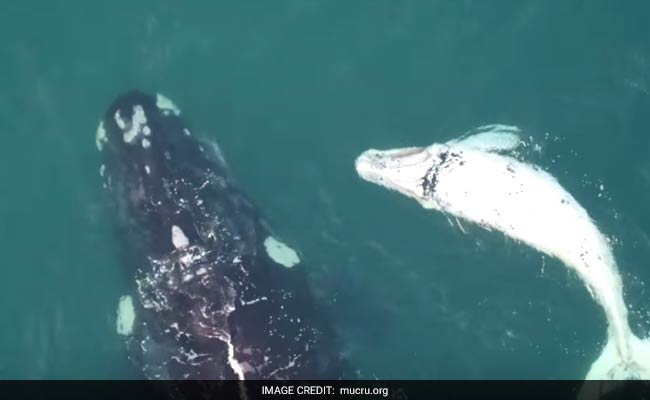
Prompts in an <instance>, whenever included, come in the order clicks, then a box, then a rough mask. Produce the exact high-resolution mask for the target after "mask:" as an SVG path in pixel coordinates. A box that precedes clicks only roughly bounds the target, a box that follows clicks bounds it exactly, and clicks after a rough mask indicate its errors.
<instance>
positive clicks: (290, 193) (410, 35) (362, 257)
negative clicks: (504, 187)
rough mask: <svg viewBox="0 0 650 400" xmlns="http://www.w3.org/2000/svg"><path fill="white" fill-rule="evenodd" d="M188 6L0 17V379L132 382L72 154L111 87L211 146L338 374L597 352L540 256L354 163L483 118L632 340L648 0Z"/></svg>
mask: <svg viewBox="0 0 650 400" xmlns="http://www.w3.org/2000/svg"><path fill="white" fill-rule="evenodd" d="M211 3H213V4H212V5H208V2H202V1H187V2H171V1H137V2H133V1H123V0H115V1H112V2H87V1H60V2H37V1H25V2H17V1H12V2H6V4H4V5H3V7H2V12H0V82H1V84H0V140H1V142H0V182H1V183H2V186H1V187H0V249H1V253H0V254H2V257H1V258H0V260H1V261H0V268H1V271H2V278H1V279H0V315H1V316H2V322H1V327H2V328H1V329H0V378H42V379H59V378H84V379H85V378H102V379H111V378H132V377H136V376H137V375H136V373H135V371H133V369H132V368H131V366H130V363H129V362H128V360H126V354H125V351H124V349H123V345H122V341H121V338H120V337H119V336H118V335H117V334H116V332H115V315H116V306H117V300H118V298H119V296H120V295H121V294H122V293H123V290H124V287H125V283H124V275H123V272H122V270H121V267H120V261H119V257H118V255H117V242H116V240H115V238H114V236H113V232H112V230H111V217H110V215H109V214H108V213H107V210H106V209H105V208H104V200H105V198H104V197H103V193H102V192H101V183H100V179H99V172H98V167H99V162H100V161H99V154H98V152H97V150H96V148H95V144H94V134H95V129H96V127H97V124H98V122H99V119H100V116H101V115H102V114H103V112H104V110H105V109H106V107H107V106H108V104H109V103H110V102H111V101H112V99H113V98H114V97H115V96H117V95H118V94H119V93H121V92H123V91H125V90H127V89H131V88H140V89H142V90H146V91H160V92H162V93H164V94H166V95H167V96H168V97H170V98H171V99H173V100H174V101H175V102H176V103H177V105H178V106H179V107H180V108H181V109H182V110H183V112H184V115H185V117H186V118H187V119H188V120H189V122H190V124H191V125H192V126H193V129H194V131H196V132H198V133H200V134H202V135H203V136H205V137H209V138H211V139H214V140H216V141H218V142H219V144H220V145H221V147H222V149H223V151H224V153H225V155H226V158H227V159H228V161H229V163H230V164H231V166H232V169H233V170H234V173H235V175H236V177H237V179H238V181H239V183H240V185H241V186H242V187H243V188H244V189H245V190H246V192H247V193H248V194H249V195H250V196H251V197H252V198H253V199H254V201H255V202H256V203H257V205H258V206H259V208H260V209H261V210H262V212H263V213H264V214H265V215H266V216H267V217H268V219H269V220H270V221H271V223H272V225H273V227H274V230H275V231H276V233H277V235H278V236H280V237H281V238H282V239H283V240H285V241H286V242H287V243H289V244H291V245H292V246H293V247H294V248H296V249H297V250H298V251H299V252H300V254H301V257H302V258H303V260H304V261H305V264H304V268H306V269H307V270H308V273H309V275H310V278H311V281H312V283H313V286H314V290H315V292H316V294H317V295H318V297H319V299H320V300H321V301H322V302H323V303H324V304H327V307H328V310H329V311H330V312H331V314H332V315H333V322H334V323H335V325H336V328H337V330H338V331H339V333H340V335H341V336H342V337H343V339H344V342H345V352H346V353H347V355H348V357H349V358H350V359H351V360H352V362H353V363H354V364H355V366H356V367H357V368H358V369H359V371H360V375H361V376H362V377H367V378H374V377H378V378H416V379H432V378H436V379H437V378H487V379H492V378H517V379H519V378H540V379H548V378H563V379H568V378H582V377H583V376H584V374H585V373H586V371H587V369H588V367H589V365H590V364H591V362H592V361H593V360H594V359H595V358H596V356H597V354H598V353H599V351H600V346H601V345H602V344H603V340H604V338H605V320H604V316H603V314H602V312H601V310H600V309H599V308H598V307H597V306H596V304H595V303H594V302H593V301H592V300H591V298H590V297H589V294H588V292H587V291H586V290H585V289H584V287H583V286H582V283H581V282H580V281H579V280H578V279H577V278H576V277H575V276H574V275H573V274H570V273H568V272H567V270H566V268H564V267H563V266H562V265H561V264H560V263H559V262H557V261H555V260H551V259H548V258H544V257H542V256H541V255H540V254H538V253H536V252H533V251H531V250H529V249H527V248H525V247H523V246H522V245H519V244H517V243H514V242H512V241H510V240H508V239H505V238H504V237H503V236H502V235H499V234H495V233H488V232H484V231H482V230H480V229H478V228H475V227H471V226H465V228H466V229H465V230H466V231H467V233H463V232H462V231H461V230H460V229H458V228H457V227H452V226H450V225H449V224H448V222H447V220H446V219H445V217H444V216H442V215H440V214H435V213H433V212H430V211H425V210H423V209H422V208H420V206H419V205H417V204H416V203H415V202H413V201H409V200H408V199H406V198H403V197H402V196H399V195H397V194H394V193H389V192H388V191H386V190H383V189H381V188H379V187H376V186H373V185H370V184H368V183H365V182H362V181H361V180H360V179H359V178H358V177H357V176H356V174H355V171H354V168H353V161H354V159H355V157H356V156H357V155H358V154H359V153H360V152H361V151H363V150H365V149H367V148H370V147H376V148H390V147H400V146H409V145H426V144H429V143H432V142H435V141H441V140H445V139H449V138H451V137H454V136H456V135H459V134H461V133H463V132H464V131H466V130H469V129H471V128H474V127H476V126H479V125H483V124H488V123H503V124H512V125H517V126H519V127H520V128H522V129H523V130H524V133H525V134H526V135H527V136H528V135H530V136H532V137H533V139H534V141H535V142H536V143H538V144H539V145H540V146H541V151H540V152H538V153H535V154H534V155H532V157H533V161H535V162H536V163H538V164H540V165H543V166H544V167H545V168H547V169H548V170H549V171H550V172H551V173H553V174H554V175H556V176H557V177H558V179H560V181H561V182H562V184H563V185H564V186H565V187H566V188H567V189H568V190H569V191H570V192H571V193H573V194H574V195H575V197H576V198H577V199H578V200H579V201H580V202H581V203H582V204H583V205H584V206H585V208H586V209H587V210H588V211H589V213H590V214H591V215H592V216H593V218H594V220H595V221H596V222H597V223H598V225H599V226H600V227H601V229H602V230H603V231H604V232H605V233H606V234H608V235H609V236H611V237H612V238H614V239H615V240H614V242H615V243H616V244H615V248H614V250H615V253H616V257H617V260H618V263H619V266H620V270H621V274H622V276H623V281H624V284H625V297H626V301H627V303H628V304H629V307H630V309H631V323H632V326H633V329H634V330H635V332H636V333H637V334H639V335H645V336H647V335H648V334H649V331H650V300H649V296H648V295H649V286H648V285H650V211H649V210H648V205H650V130H649V126H650V28H648V26H650V25H648V23H647V21H648V19H649V18H648V17H650V3H648V2H646V1H641V0H640V1H626V2H614V1H603V0H593V1H578V0H575V1H565V2H551V1H502V0H499V1H462V0H457V1H397V0H395V1H388V0H376V1H370V0H358V1H311V0H293V1H265V2H263V1H251V2H240V1H223V2H211ZM601 184H602V186H603V189H602V190H601V189H600V185H601ZM558 229H561V227H558Z"/></svg>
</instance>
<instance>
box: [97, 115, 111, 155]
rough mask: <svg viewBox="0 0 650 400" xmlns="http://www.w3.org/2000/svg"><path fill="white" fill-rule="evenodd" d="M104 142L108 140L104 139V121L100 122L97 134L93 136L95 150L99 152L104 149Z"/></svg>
mask: <svg viewBox="0 0 650 400" xmlns="http://www.w3.org/2000/svg"><path fill="white" fill-rule="evenodd" d="M106 142H108V139H107V138H106V130H105V129H104V121H101V122H100V123H99V126H98V127H97V133H96V134H95V144H96V145H97V150H99V151H101V150H102V148H104V143H106Z"/></svg>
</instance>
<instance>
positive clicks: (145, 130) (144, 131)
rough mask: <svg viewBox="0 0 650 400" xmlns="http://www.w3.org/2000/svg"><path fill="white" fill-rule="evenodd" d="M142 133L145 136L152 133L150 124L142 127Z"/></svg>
mask: <svg viewBox="0 0 650 400" xmlns="http://www.w3.org/2000/svg"><path fill="white" fill-rule="evenodd" d="M142 134H143V135H145V136H149V135H151V128H149V126H147V125H145V126H144V127H143V128H142Z"/></svg>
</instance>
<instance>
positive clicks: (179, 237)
mask: <svg viewBox="0 0 650 400" xmlns="http://www.w3.org/2000/svg"><path fill="white" fill-rule="evenodd" d="M172 243H173V244H174V247H176V248H177V249H182V248H185V247H187V246H189V244H190V240H189V239H188V238H187V236H185V233H184V232H183V230H182V229H181V228H179V227H178V226H176V225H174V226H172Z"/></svg>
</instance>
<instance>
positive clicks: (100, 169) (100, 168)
mask: <svg viewBox="0 0 650 400" xmlns="http://www.w3.org/2000/svg"><path fill="white" fill-rule="evenodd" d="M105 172H106V166H105V165H104V164H102V165H101V167H99V175H100V176H104V173H105Z"/></svg>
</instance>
